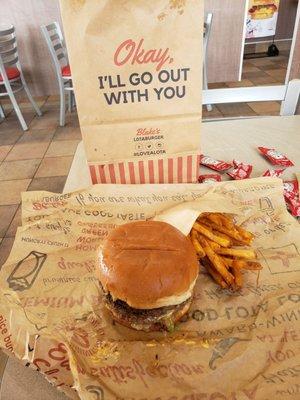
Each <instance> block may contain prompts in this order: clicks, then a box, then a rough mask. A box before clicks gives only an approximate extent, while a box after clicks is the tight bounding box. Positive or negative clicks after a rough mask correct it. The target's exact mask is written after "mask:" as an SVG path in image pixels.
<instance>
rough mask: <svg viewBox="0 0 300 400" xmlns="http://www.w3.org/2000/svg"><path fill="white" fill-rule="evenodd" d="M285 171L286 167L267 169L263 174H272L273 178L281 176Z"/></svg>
mask: <svg viewBox="0 0 300 400" xmlns="http://www.w3.org/2000/svg"><path fill="white" fill-rule="evenodd" d="M284 171H285V168H282V169H267V170H266V171H265V172H264V173H263V174H262V176H272V177H273V178H279V177H280V176H281V175H282V174H283V173H284Z"/></svg>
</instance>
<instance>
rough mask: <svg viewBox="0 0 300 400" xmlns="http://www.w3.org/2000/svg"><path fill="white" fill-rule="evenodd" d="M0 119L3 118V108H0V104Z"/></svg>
mask: <svg viewBox="0 0 300 400" xmlns="http://www.w3.org/2000/svg"><path fill="white" fill-rule="evenodd" d="M0 118H1V119H4V118H5V114H4V110H3V107H2V106H1V104H0Z"/></svg>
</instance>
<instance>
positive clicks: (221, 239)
mask: <svg viewBox="0 0 300 400" xmlns="http://www.w3.org/2000/svg"><path fill="white" fill-rule="evenodd" d="M193 229H195V230H196V231H197V232H199V233H201V235H203V236H205V237H207V238H208V239H210V240H212V241H213V242H216V243H218V244H219V245H221V246H222V247H228V246H229V245H230V240H229V239H227V238H224V237H221V236H219V235H215V234H214V233H213V232H212V230H211V229H209V228H207V227H206V226H205V225H202V224H199V222H195V223H194V225H193Z"/></svg>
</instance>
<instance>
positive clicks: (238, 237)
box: [201, 220, 249, 245]
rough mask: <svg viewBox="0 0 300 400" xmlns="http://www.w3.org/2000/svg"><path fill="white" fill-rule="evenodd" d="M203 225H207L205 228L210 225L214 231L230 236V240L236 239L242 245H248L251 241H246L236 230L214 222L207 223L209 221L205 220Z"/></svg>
mask: <svg viewBox="0 0 300 400" xmlns="http://www.w3.org/2000/svg"><path fill="white" fill-rule="evenodd" d="M201 222H202V221H201ZM203 224H205V226H208V225H210V226H211V227H212V229H214V230H215V231H217V232H221V233H224V234H225V235H227V236H229V237H230V238H232V239H235V240H236V241H237V242H238V243H240V244H247V245H248V244H249V240H248V239H247V240H246V239H244V238H243V237H242V236H241V235H240V234H239V232H238V231H237V230H236V229H235V228H234V229H227V228H225V227H224V226H220V225H217V224H215V223H214V222H211V221H207V220H203Z"/></svg>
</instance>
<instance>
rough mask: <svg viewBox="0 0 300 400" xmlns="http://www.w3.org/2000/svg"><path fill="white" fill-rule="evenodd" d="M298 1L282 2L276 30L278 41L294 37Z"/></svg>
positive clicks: (286, 0)
mask: <svg viewBox="0 0 300 400" xmlns="http://www.w3.org/2000/svg"><path fill="white" fill-rule="evenodd" d="M297 6H298V0H281V1H280V6H279V14H278V20H277V28H276V39H290V38H292V37H293V32H294V25H295V19H296V14H297Z"/></svg>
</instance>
